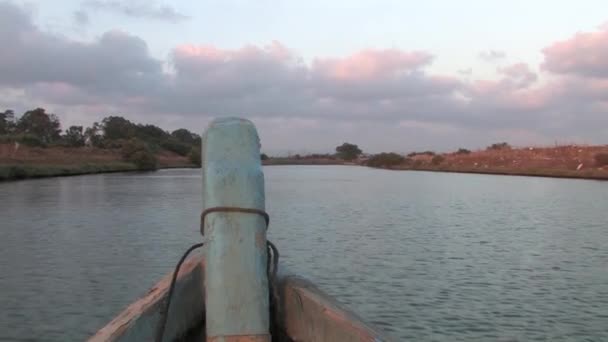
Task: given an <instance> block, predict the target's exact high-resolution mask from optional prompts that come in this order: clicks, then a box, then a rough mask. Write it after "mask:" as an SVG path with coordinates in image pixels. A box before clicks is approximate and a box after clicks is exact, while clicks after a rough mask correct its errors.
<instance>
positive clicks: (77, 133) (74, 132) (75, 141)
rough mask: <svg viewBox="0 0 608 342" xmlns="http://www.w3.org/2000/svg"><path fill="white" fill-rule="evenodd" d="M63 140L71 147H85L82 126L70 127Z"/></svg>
mask: <svg viewBox="0 0 608 342" xmlns="http://www.w3.org/2000/svg"><path fill="white" fill-rule="evenodd" d="M63 139H64V140H65V143H66V144H67V145H68V146H70V147H81V146H84V133H83V130H82V126H70V128H68V129H67V130H66V131H65V134H64V136H63Z"/></svg>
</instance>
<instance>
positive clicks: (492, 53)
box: [479, 50, 507, 63]
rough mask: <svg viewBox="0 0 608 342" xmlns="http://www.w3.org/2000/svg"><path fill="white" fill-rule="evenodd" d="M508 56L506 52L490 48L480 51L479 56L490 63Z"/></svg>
mask: <svg viewBox="0 0 608 342" xmlns="http://www.w3.org/2000/svg"><path fill="white" fill-rule="evenodd" d="M506 57H507V54H506V52H504V51H499V50H488V51H482V52H480V53H479V58H480V59H481V60H483V61H485V62H488V63H494V62H497V61H499V60H502V59H505V58H506Z"/></svg>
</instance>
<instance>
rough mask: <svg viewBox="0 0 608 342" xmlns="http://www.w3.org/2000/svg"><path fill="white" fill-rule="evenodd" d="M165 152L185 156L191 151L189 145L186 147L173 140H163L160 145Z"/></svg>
mask: <svg viewBox="0 0 608 342" xmlns="http://www.w3.org/2000/svg"><path fill="white" fill-rule="evenodd" d="M160 147H162V148H164V149H165V150H168V151H171V152H175V153H177V154H179V155H180V156H187V155H188V153H189V152H190V150H191V147H190V145H186V144H184V143H181V142H179V141H177V140H174V139H169V140H165V141H163V142H162V143H161V144H160Z"/></svg>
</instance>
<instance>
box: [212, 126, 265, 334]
mask: <svg viewBox="0 0 608 342" xmlns="http://www.w3.org/2000/svg"><path fill="white" fill-rule="evenodd" d="M202 165H203V209H208V208H212V207H220V206H222V207H226V206H227V207H239V208H252V209H260V210H264V209H265V200H264V174H263V173H262V165H261V161H260V140H259V137H258V134H257V131H256V129H255V126H254V125H253V123H251V122H250V121H248V120H244V119H238V118H224V119H216V120H214V121H213V122H212V123H211V124H210V125H209V127H208V128H207V131H206V132H205V134H204V136H203V150H202ZM204 236H205V247H204V249H205V312H206V330H207V341H214V342H215V341H227V342H235V341H242V342H245V341H256V342H258V341H259V342H261V341H264V342H268V341H270V333H269V308H268V278H267V274H266V258H267V250H266V222H265V220H264V218H263V217H262V216H261V215H257V214H250V213H241V212H212V213H209V214H208V215H207V217H206V219H205V224H204Z"/></svg>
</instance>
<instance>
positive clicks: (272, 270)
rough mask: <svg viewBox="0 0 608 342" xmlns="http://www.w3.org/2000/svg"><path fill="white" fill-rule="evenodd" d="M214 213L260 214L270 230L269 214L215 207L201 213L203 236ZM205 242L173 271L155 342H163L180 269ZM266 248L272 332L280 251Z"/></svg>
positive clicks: (269, 243)
mask: <svg viewBox="0 0 608 342" xmlns="http://www.w3.org/2000/svg"><path fill="white" fill-rule="evenodd" d="M213 212H240V213H249V214H258V215H261V216H262V217H264V220H265V221H266V229H268V225H269V224H270V216H269V215H268V213H267V212H265V211H263V210H259V209H250V208H237V207H213V208H208V209H205V210H203V212H202V213H201V234H203V228H204V224H205V217H206V216H207V215H208V214H210V213H213ZM203 244H204V243H203V242H201V243H197V244H194V245H192V246H191V247H190V248H188V250H187V251H186V253H184V255H183V256H182V257H181V259H180V260H179V262H178V263H177V265H176V266H175V269H174V271H173V277H172V278H171V285H170V286H169V292H168V293H167V298H166V299H165V302H164V307H163V308H162V309H161V311H160V318H159V321H158V325H157V329H156V337H155V339H154V341H155V342H162V341H163V337H164V334H165V327H166V325H167V319H168V317H169V308H170V306H171V297H172V296H173V292H174V290H175V283H176V281H177V275H178V274H179V269H180V267H181V266H182V264H183V263H184V261H185V260H186V258H187V257H188V255H189V254H190V253H191V252H192V251H193V250H195V249H197V248H200V247H202V246H203ZM266 247H267V248H268V253H267V254H268V261H267V264H266V265H267V266H266V267H267V270H266V272H267V275H268V290H269V298H270V314H271V316H270V317H271V319H270V324H271V331H272V330H273V329H272V328H273V327H272V325H273V323H272V322H273V321H274V319H273V318H274V317H275V316H276V315H275V311H276V310H277V308H278V299H279V297H278V294H277V292H276V288H275V286H274V281H275V279H276V275H277V271H278V269H279V250H278V249H277V247H276V246H275V245H274V244H273V243H272V242H270V241H268V240H267V241H266Z"/></svg>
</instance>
